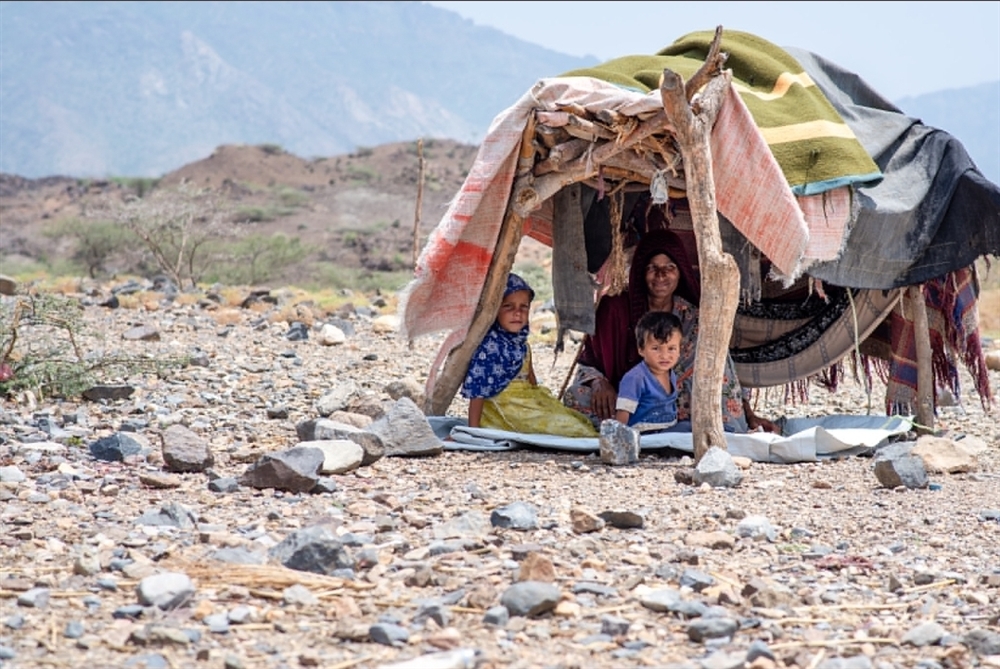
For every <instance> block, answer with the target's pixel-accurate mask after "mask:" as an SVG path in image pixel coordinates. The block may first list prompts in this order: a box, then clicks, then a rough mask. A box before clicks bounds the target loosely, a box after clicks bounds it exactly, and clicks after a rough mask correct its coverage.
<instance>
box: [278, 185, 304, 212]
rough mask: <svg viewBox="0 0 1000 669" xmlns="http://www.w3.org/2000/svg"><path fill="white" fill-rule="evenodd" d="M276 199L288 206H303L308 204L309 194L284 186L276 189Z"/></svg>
mask: <svg viewBox="0 0 1000 669" xmlns="http://www.w3.org/2000/svg"><path fill="white" fill-rule="evenodd" d="M278 199H279V200H281V203H282V204H283V205H285V206H288V207H304V206H306V205H307V204H309V196H308V195H306V194H305V193H303V192H302V191H300V190H298V189H296V188H289V187H287V186H286V187H284V188H281V189H280V190H279V191H278Z"/></svg>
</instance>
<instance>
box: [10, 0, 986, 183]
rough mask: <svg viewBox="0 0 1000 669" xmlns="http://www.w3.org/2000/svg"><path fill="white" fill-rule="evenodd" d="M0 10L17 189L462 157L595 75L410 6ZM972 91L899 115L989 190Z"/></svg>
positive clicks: (904, 104) (975, 90)
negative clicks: (370, 152) (965, 160)
mask: <svg viewBox="0 0 1000 669" xmlns="http://www.w3.org/2000/svg"><path fill="white" fill-rule="evenodd" d="M0 5H2V8H3V21H2V22H0V108H2V109H3V123H2V124H0V146H2V147H3V150H2V151H0V172H6V173H10V174H17V175H21V176H25V177H30V178H38V177H44V176H51V175H55V174H65V175H70V176H74V177H88V178H108V177H111V176H114V175H120V176H132V177H160V176H162V175H164V174H166V173H168V172H170V171H173V170H175V169H177V168H178V167H180V166H183V165H185V164H188V163H191V162H194V161H196V160H199V159H201V158H204V157H205V156H207V155H209V154H211V153H212V152H213V151H214V150H215V149H216V147H218V146H221V145H226V144H249V145H256V144H265V143H268V144H278V145H280V146H282V147H284V148H285V149H286V150H287V151H289V152H291V153H294V154H296V155H299V156H304V157H306V158H313V157H321V156H334V155H341V154H348V153H351V152H354V151H356V150H357V149H358V148H360V147H371V146H377V145H381V144H389V143H395V142H406V141H415V140H416V139H417V138H421V137H424V138H440V139H452V140H455V141H458V142H462V143H468V144H476V143H478V142H479V141H481V139H482V137H483V136H484V135H485V133H486V131H487V129H488V128H489V126H490V124H491V123H492V122H493V120H494V119H495V117H496V115H497V114H499V113H500V112H502V111H503V110H504V109H506V108H507V107H509V106H510V105H511V104H513V103H514V102H515V101H516V100H517V99H519V98H520V97H521V96H522V95H524V94H525V93H526V92H527V91H529V90H530V87H531V86H532V85H533V84H534V83H535V82H536V81H537V80H538V79H539V78H542V77H546V76H555V75H558V74H560V73H563V72H568V71H570V70H574V69H579V68H581V67H585V66H590V65H594V64H596V63H597V62H598V61H597V59H596V58H594V57H592V56H591V57H583V58H580V57H576V56H568V55H565V54H559V53H557V52H554V51H552V50H549V49H546V48H544V47H542V46H539V45H537V44H531V43H528V42H524V41H522V40H519V39H517V38H515V37H512V36H510V35H507V34H505V33H503V32H501V31H499V30H496V29H494V28H489V27H485V26H479V25H476V24H475V23H473V22H472V21H471V20H469V19H465V18H463V17H461V16H460V15H459V14H457V13H455V12H452V11H449V10H446V9H442V8H438V7H434V6H432V5H428V4H425V3H423V2H286V3H269V2H262V3H230V2H204V3H172V2H141V3H140V2H132V1H123V2H104V1H100V2H88V3H71V2H45V3H37V2H21V1H10V0H4V1H3V2H2V3H0ZM986 86H987V87H986V88H983V89H981V90H980V88H979V87H972V89H957V90H949V91H946V92H942V93H940V94H938V93H934V94H928V95H924V96H918V97H915V98H907V99H904V100H901V101H900V102H899V104H900V106H901V108H903V109H904V111H906V112H907V113H908V114H910V115H913V116H915V117H924V120H925V122H927V123H928V124H929V125H934V126H935V127H940V128H942V129H945V130H947V131H948V132H951V133H952V134H954V135H955V136H956V137H958V138H959V139H960V140H961V141H962V142H963V144H965V145H966V146H967V148H968V150H969V152H970V154H972V155H973V158H974V159H975V160H976V162H977V164H978V165H979V166H980V169H981V170H982V171H983V173H984V174H985V175H986V176H987V177H988V178H990V179H991V180H994V181H998V180H1000V148H998V147H1000V139H998V138H997V132H998V130H997V128H1000V120H998V118H997V110H998V108H1000V82H995V83H993V84H987V85H986ZM991 147H993V148H992V150H991Z"/></svg>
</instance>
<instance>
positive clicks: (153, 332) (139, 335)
mask: <svg viewBox="0 0 1000 669" xmlns="http://www.w3.org/2000/svg"><path fill="white" fill-rule="evenodd" d="M122 339H124V340H125V341H160V331H159V330H157V329H156V328H155V327H153V326H152V325H139V326H137V327H134V328H129V329H128V330H126V331H125V332H123V333H122Z"/></svg>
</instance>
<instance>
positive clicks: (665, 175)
mask: <svg viewBox="0 0 1000 669" xmlns="http://www.w3.org/2000/svg"><path fill="white" fill-rule="evenodd" d="M720 38H721V41H720ZM678 86H679V87H680V89H681V90H680V91H678V90H677V89H678ZM684 98H686V102H687V103H689V104H690V106H689V107H688V106H686V105H681V104H680V103H682V102H684V101H685V100H684ZM706 114H708V117H707V118H709V120H711V121H712V123H711V125H710V128H709V130H708V132H709V133H710V134H708V135H707V137H706V138H705V141H704V142H703V143H704V144H705V147H704V148H705V151H702V152H700V153H699V151H697V150H696V151H695V152H694V153H691V152H690V147H691V146H696V145H697V144H698V142H697V141H692V140H691V138H690V137H689V136H686V135H687V134H689V131H690V128H688V127H687V124H689V125H690V126H691V127H695V126H697V124H698V123H699V122H701V121H704V120H705V118H703V117H705V115H706ZM685 150H687V151H688V153H687V155H684V154H685ZM706 203H707V204H709V205H711V208H712V210H711V211H710V212H709V214H710V219H708V220H710V221H711V223H713V224H714V226H713V225H710V226H708V227H707V228H706V227H705V226H704V222H705V220H706V216H705V214H704V212H703V211H702V212H700V213H699V208H700V207H701V208H704V206H705V204H706ZM716 212H717V214H718V217H717V219H716V218H715V216H714V214H716ZM651 213H652V214H653V215H657V216H659V217H660V219H661V221H662V222H663V223H664V224H666V225H668V226H669V227H671V228H672V229H674V230H675V231H677V232H678V233H679V234H682V235H686V240H688V241H689V243H690V249H689V250H691V253H690V254H689V255H690V257H691V258H699V262H700V263H701V264H702V267H700V270H701V272H702V283H703V286H705V289H703V291H702V295H703V305H702V321H703V323H704V322H705V321H706V318H705V309H706V307H705V304H704V300H705V298H706V296H707V297H710V298H712V299H716V298H718V296H719V295H723V298H724V295H725V294H726V293H728V292H731V287H726V288H725V289H724V290H723V289H721V288H719V287H718V286H712V285H711V282H710V279H711V277H712V276H713V273H712V272H709V271H708V270H713V271H714V276H724V275H725V272H727V271H729V270H727V269H726V267H727V265H726V263H728V262H731V261H730V260H726V256H731V257H732V259H735V261H736V263H735V264H736V266H737V267H738V271H739V280H738V285H739V289H738V296H739V305H738V307H735V312H736V313H735V315H729V316H728V320H727V314H726V311H727V310H733V308H734V306H735V305H727V304H726V303H724V302H725V300H724V299H723V298H719V299H722V300H723V301H722V302H720V303H718V304H715V305H714V306H713V307H711V308H713V309H716V310H717V311H718V315H719V316H720V317H721V323H722V324H723V325H724V326H726V327H728V324H729V323H731V324H732V328H731V331H728V330H727V331H726V332H725V337H726V339H727V341H728V344H729V346H730V352H731V354H732V356H733V358H734V360H735V361H736V363H737V370H738V372H739V376H740V381H741V382H742V384H743V385H744V386H747V387H750V388H760V387H766V386H779V385H785V386H786V387H788V388H790V389H796V388H798V389H800V390H801V389H802V388H803V387H804V385H803V384H805V383H807V382H808V381H809V380H812V379H815V378H822V379H823V380H825V381H826V383H827V384H828V385H829V386H830V387H831V388H834V387H835V386H836V382H837V378H838V375H839V374H840V373H842V365H843V361H844V360H845V358H847V356H849V355H851V354H854V355H855V360H856V361H858V362H861V363H868V364H870V365H872V366H870V367H867V368H866V369H868V370H869V371H871V370H875V371H880V372H881V373H883V375H884V377H885V378H886V379H887V381H888V388H889V391H888V393H887V398H886V411H887V413H890V414H897V413H908V412H913V411H914V410H916V409H919V408H920V407H919V402H920V398H919V397H918V394H917V388H918V371H919V370H921V369H922V370H923V373H924V375H925V376H924V378H923V379H921V383H920V384H919V385H920V386H921V389H922V393H923V398H924V402H925V403H926V402H928V401H929V402H931V403H933V401H934V399H933V397H934V395H933V393H934V388H936V387H938V386H941V387H950V388H951V389H953V390H955V391H957V383H958V374H957V365H958V364H965V365H966V366H967V368H968V370H969V371H970V373H971V374H972V377H973V379H974V380H975V382H976V388H977V391H978V392H979V396H980V397H981V398H982V401H983V403H984V406H986V407H987V408H988V407H989V406H990V405H991V404H992V402H993V398H992V395H991V391H990V388H989V384H988V382H987V374H986V367H985V360H984V356H983V353H982V350H981V347H980V343H979V339H978V312H977V304H976V300H977V297H978V285H977V281H976V276H975V266H974V262H975V260H976V259H977V258H979V257H981V256H997V255H1000V187H998V186H997V185H996V184H993V183H991V182H989V181H988V180H986V179H985V178H984V177H983V176H982V174H981V173H980V172H979V171H978V170H977V169H976V167H975V165H974V164H973V162H972V160H971V159H970V158H969V156H968V154H967V153H966V152H965V150H964V148H963V147H962V145H961V143H960V142H958V141H957V140H956V139H955V138H954V137H952V136H951V135H949V134H948V133H946V132H944V131H942V130H939V129H935V128H931V127H928V126H926V125H924V124H922V123H921V122H920V121H919V120H918V119H913V118H910V117H907V116H906V115H905V114H903V112H902V111H900V110H899V109H897V108H896V107H895V106H894V105H892V104H891V103H890V102H889V101H887V100H885V99H884V98H883V97H882V96H880V95H879V94H878V93H877V92H876V91H874V90H872V89H871V88H870V87H869V86H868V85H867V84H865V82H864V81H863V80H862V79H860V78H859V77H858V76H857V75H855V74H853V73H850V72H848V71H846V70H843V69H842V68H840V67H838V66H836V65H835V64H833V63H831V62H829V61H827V60H825V59H823V58H822V57H820V56H817V55H815V54H812V53H810V52H808V51H803V50H799V49H781V48H778V47H776V46H775V45H773V44H770V43H769V42H767V41H765V40H762V39H760V38H758V37H756V36H754V35H751V34H748V33H742V32H734V31H726V32H725V33H723V32H722V30H721V28H719V29H717V30H716V31H715V32H714V33H712V32H697V33H692V34H690V35H687V36H684V37H682V38H680V39H678V40H677V41H676V42H675V43H674V44H672V45H671V46H669V47H667V48H666V49H664V50H662V51H661V52H659V53H658V54H656V55H650V56H643V55H640V56H626V57H623V58H618V59H615V60H612V61H609V62H607V63H604V64H602V65H600V66H597V67H595V68H592V69H588V70H580V71H575V72H570V73H566V74H564V75H562V76H559V77H553V78H547V79H540V80H539V81H538V82H537V83H536V84H535V86H533V87H532V88H531V89H530V90H529V91H527V92H526V93H525V94H524V95H523V96H522V97H521V99H520V100H518V101H516V102H515V103H514V104H513V105H512V106H511V107H509V108H508V109H506V110H504V111H503V112H501V113H500V114H499V115H498V116H497V117H496V119H495V120H494V122H493V124H492V126H491V127H490V129H489V132H488V133H487V135H486V138H485V139H484V141H483V143H482V145H481V146H480V149H479V153H478V155H477V158H476V160H475V163H474V165H473V167H472V169H471V170H470V172H469V175H468V177H467V179H466V181H465V183H464V185H463V186H462V189H461V190H460V191H459V193H458V194H457V196H456V197H455V199H454V200H453V201H452V203H451V205H450V207H449V209H448V211H447V212H446V213H445V215H444V217H443V218H442V220H441V222H440V223H439V225H438V226H437V227H436V228H435V230H434V231H433V233H432V235H431V237H430V239H429V240H428V242H427V244H426V246H425V247H424V249H423V252H422V253H421V255H420V258H419V260H418V262H417V266H416V268H415V278H414V279H413V281H411V283H410V285H409V286H408V287H407V288H406V290H405V291H404V293H403V306H402V311H403V328H402V335H403V336H404V337H407V338H411V339H412V338H414V337H418V336H421V335H425V334H430V333H433V332H440V331H448V332H449V334H448V336H447V338H446V340H445V342H444V344H443V345H442V347H441V350H440V352H439V354H438V357H437V359H436V360H435V361H434V362H433V364H432V367H431V370H430V374H429V378H428V382H427V398H428V400H427V405H426V406H425V407H424V408H425V412H426V413H428V414H429V415H440V414H443V413H444V412H445V411H446V410H447V408H448V406H449V405H450V403H451V401H452V399H453V397H454V395H455V392H456V391H457V389H458V386H459V384H460V383H461V379H462V376H463V375H464V373H465V369H466V366H467V364H468V360H469V356H470V355H471V352H472V350H473V349H474V348H475V346H476V345H477V344H478V342H479V340H480V339H481V337H482V336H483V334H484V333H485V331H486V328H488V326H489V324H490V322H491V321H492V319H493V315H494V314H495V310H496V307H497V305H498V303H499V295H500V290H501V287H502V285H503V279H504V277H505V276H506V273H507V272H508V271H509V270H510V268H511V266H512V264H513V261H514V258H515V255H516V252H517V247H518V245H519V243H520V240H521V238H522V236H523V235H529V236H531V237H533V238H535V239H538V240H539V241H542V242H544V243H546V244H548V245H549V246H551V247H552V249H553V269H552V280H553V289H554V302H555V310H556V313H557V318H558V322H559V329H560V342H561V341H562V335H563V333H564V332H565V331H566V330H575V331H581V332H592V331H593V326H594V323H593V318H594V300H595V296H596V295H599V294H600V293H601V292H608V291H610V292H616V291H618V290H620V289H621V288H622V287H623V281H624V276H625V270H624V265H625V262H627V251H628V249H627V247H628V243H629V236H630V234H631V233H634V232H636V231H637V228H638V227H641V226H643V225H647V226H648V225H649V220H650V216H651ZM716 221H717V222H716ZM713 228H714V229H713ZM638 232H639V233H641V232H642V231H641V230H638ZM720 245H721V250H724V251H725V255H723V256H720V255H719V254H718V253H716V251H718V250H719V249H717V248H716V247H718V246H720ZM706 262H708V263H719V264H718V266H717V267H706V266H704V265H705V263H706ZM720 272H721V273H722V274H720ZM730 279H731V276H730ZM727 281H728V280H727ZM729 282H730V283H731V281H729ZM706 284H707V285H706ZM717 288H719V289H717ZM925 319H926V320H925ZM702 337H704V333H703V334H702ZM703 345H704V344H703V342H702V339H699V355H698V357H699V361H700V360H701V358H702V355H701V348H702V346H703ZM918 358H919V361H920V364H918ZM698 364H700V362H699V363H698ZM699 369H701V371H702V372H708V371H710V370H708V368H699V367H698V366H697V364H696V368H695V379H696V380H695V383H696V386H695V392H696V394H697V393H698V383H699V379H698V375H699ZM927 374H932V377H933V378H931V379H930V380H928V378H927ZM704 375H705V376H707V377H711V374H709V373H705V374H704ZM716 394H717V393H716ZM956 394H957V393H956ZM928 398H929V399H928ZM923 408H924V410H925V411H926V410H928V407H926V406H924V407H923ZM929 408H930V410H933V407H929ZM694 429H695V432H697V431H698V430H699V425H698V420H697V414H696V417H695V428H694Z"/></svg>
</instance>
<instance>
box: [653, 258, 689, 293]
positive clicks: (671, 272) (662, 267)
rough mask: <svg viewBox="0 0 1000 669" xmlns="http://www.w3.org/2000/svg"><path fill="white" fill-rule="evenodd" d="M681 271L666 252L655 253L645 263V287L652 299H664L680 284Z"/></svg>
mask: <svg viewBox="0 0 1000 669" xmlns="http://www.w3.org/2000/svg"><path fill="white" fill-rule="evenodd" d="M680 280H681V271H680V269H679V268H678V267H677V263H675V262H674V261H673V260H671V259H670V256H668V255H667V254H666V253H657V254H656V255H655V256H653V257H652V258H650V259H649V263H648V264H647V265H646V288H647V289H648V290H649V296H650V297H651V298H654V299H666V298H668V297H671V296H672V295H673V294H674V291H676V290H677V286H678V285H679V284H680Z"/></svg>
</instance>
